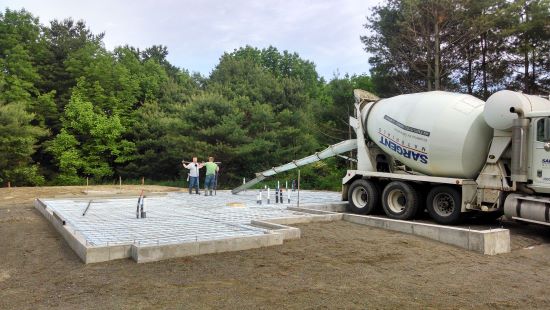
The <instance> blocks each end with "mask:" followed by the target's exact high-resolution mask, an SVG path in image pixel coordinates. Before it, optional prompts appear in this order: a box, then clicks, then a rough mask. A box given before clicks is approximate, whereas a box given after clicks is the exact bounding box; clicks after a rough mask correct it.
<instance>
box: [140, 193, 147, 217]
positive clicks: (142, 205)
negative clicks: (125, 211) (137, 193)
mask: <svg viewBox="0 0 550 310" xmlns="http://www.w3.org/2000/svg"><path fill="white" fill-rule="evenodd" d="M144 205H145V196H143V198H142V199H141V218H142V219H143V218H145V215H146V214H145V211H143V207H144Z"/></svg>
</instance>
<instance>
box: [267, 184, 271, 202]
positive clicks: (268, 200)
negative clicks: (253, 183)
mask: <svg viewBox="0 0 550 310" xmlns="http://www.w3.org/2000/svg"><path fill="white" fill-rule="evenodd" d="M270 194H271V193H270V192H269V187H268V188H267V204H270V203H271V201H270V200H271V195H270Z"/></svg>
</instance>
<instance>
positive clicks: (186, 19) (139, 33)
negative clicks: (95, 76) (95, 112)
mask: <svg viewBox="0 0 550 310" xmlns="http://www.w3.org/2000/svg"><path fill="white" fill-rule="evenodd" d="M378 2H379V0H342V1H328V0H322V1H321V0H318V1H308V0H293V1H291V0H287V1H282V0H281V1H276V0H248V1H247V0H233V1H232V0H226V1H223V0H206V1H200V0H195V1H188V0H180V1H176V0H172V1H171V0H157V1H144V0H140V1H138V0H134V1H130V0H124V1H122V0H121V1H118V0H117V1H115V0H111V1H108V0H94V1H80V0H73V1H60V0H53V1H45V0H1V1H0V3H2V6H3V10H4V9H5V8H6V7H8V8H10V9H17V10H19V9H21V8H25V9H27V10H28V11H30V12H31V13H32V14H34V15H35V16H38V17H39V18H40V22H41V23H42V24H46V23H48V22H49V21H50V20H52V19H63V18H67V17H72V18H73V19H75V20H79V19H83V20H84V21H86V24H87V25H88V26H89V27H90V28H91V30H92V31H93V32H94V33H100V32H105V40H104V42H105V46H106V47H107V48H108V49H110V50H112V49H113V47H115V46H118V45H124V44H129V45H131V46H135V47H139V48H145V47H148V46H151V45H154V44H162V45H166V46H167V47H168V51H169V55H168V60H169V61H170V62H171V63H172V64H174V65H176V66H178V67H182V68H185V69H187V70H189V71H192V72H194V71H198V72H201V73H202V74H204V75H208V74H209V73H210V72H211V71H212V69H213V68H214V66H215V65H216V64H217V63H218V61H219V58H220V56H221V55H222V54H223V52H224V51H232V50H233V49H235V48H238V47H240V46H244V45H247V44H248V45H252V46H255V47H259V48H264V47H267V46H269V45H273V46H275V47H277V48H278V49H279V50H288V51H291V52H297V53H298V54H300V56H301V57H302V58H305V59H308V60H311V61H313V62H314V63H315V64H316V65H317V71H318V72H319V74H320V75H321V76H324V77H325V78H326V79H330V78H332V76H333V75H334V73H336V72H340V75H343V74H344V73H350V74H361V73H368V71H369V65H368V55H367V54H366V53H365V51H364V50H363V45H362V43H361V41H360V39H359V36H361V35H364V34H365V29H364V28H363V24H364V23H365V22H366V16H367V15H369V13H370V8H371V7H372V6H374V5H376V4H377V3H378Z"/></svg>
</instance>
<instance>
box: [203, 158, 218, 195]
mask: <svg viewBox="0 0 550 310" xmlns="http://www.w3.org/2000/svg"><path fill="white" fill-rule="evenodd" d="M204 166H205V167H206V178H205V179H204V187H205V189H204V195H208V191H209V192H210V196H212V188H214V184H215V183H216V174H217V172H218V171H219V170H220V167H218V165H217V164H216V163H215V162H214V157H212V156H211V157H208V162H207V163H206V164H204Z"/></svg>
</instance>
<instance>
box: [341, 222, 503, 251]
mask: <svg viewBox="0 0 550 310" xmlns="http://www.w3.org/2000/svg"><path fill="white" fill-rule="evenodd" d="M343 220H344V221H348V222H350V223H355V224H360V225H367V226H372V227H376V228H382V229H388V230H393V231H398V232H402V233H407V234H411V235H416V236H421V237H424V238H428V239H432V240H436V241H439V242H442V243H446V244H450V245H454V246H457V247H460V248H463V249H467V250H469V251H474V252H478V253H481V254H487V255H496V254H502V253H509V252H510V231H509V230H508V229H501V228H498V229H490V230H470V229H465V228H459V227H451V226H443V225H435V224H427V223H418V222H409V221H400V220H392V219H387V218H379V217H373V216H368V215H356V214H344V217H343Z"/></svg>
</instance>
